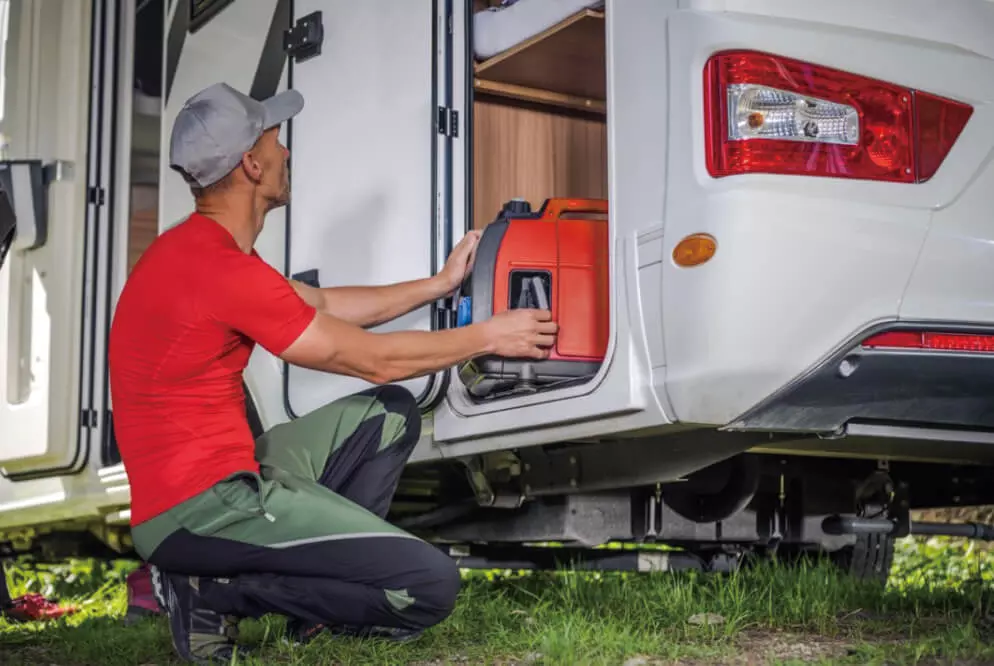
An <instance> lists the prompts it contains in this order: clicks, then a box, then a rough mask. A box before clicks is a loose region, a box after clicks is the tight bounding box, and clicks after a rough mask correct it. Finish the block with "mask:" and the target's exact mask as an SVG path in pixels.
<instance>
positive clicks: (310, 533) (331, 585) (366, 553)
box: [133, 386, 459, 630]
mask: <svg viewBox="0 0 994 666" xmlns="http://www.w3.org/2000/svg"><path fill="white" fill-rule="evenodd" d="M420 430H421V415H420V413H419V410H418V409H417V406H416V404H415V401H414V398H413V397H412V396H411V394H410V392H409V391H407V390H406V389H404V388H402V387H398V386H380V387H375V388H372V389H369V390H367V391H364V392H362V393H358V394H355V395H352V396H349V397H346V398H343V399H341V400H338V401H336V402H334V403H332V404H330V405H327V406H326V407H323V408H320V409H317V410H315V411H314V412H311V413H310V414H307V415H305V416H303V417H301V418H299V419H296V420H294V421H291V422H289V423H285V424H281V425H278V426H276V427H274V428H273V429H272V430H270V431H269V432H267V433H265V434H264V435H263V436H262V437H260V438H259V440H258V441H257V442H256V450H257V458H258V460H259V463H260V467H261V473H260V474H255V473H254V472H244V473H239V474H235V475H233V476H232V477H230V478H228V479H226V480H224V481H222V482H221V483H218V484H217V485H215V486H214V487H213V488H211V489H210V490H208V491H206V492H204V493H201V494H200V495H197V496H195V497H193V498H191V499H189V500H187V501H185V502H183V503H182V504H180V505H178V506H176V507H174V508H172V509H170V510H169V511H167V512H165V513H163V514H160V515H159V516H157V517H155V518H153V519H151V520H149V521H147V522H145V523H142V524H140V525H137V526H135V527H134V529H133V536H134V541H135V546H136V550H137V551H138V553H139V555H141V556H142V558H144V559H145V560H146V561H148V562H149V563H151V564H153V565H155V566H157V567H158V568H159V569H161V570H162V571H164V572H168V573H180V574H186V575H191V576H207V577H213V578H221V579H225V580H224V582H225V583H226V584H224V585H212V586H211V588H210V589H211V594H210V597H209V598H205V603H207V604H208V605H209V606H210V607H211V610H214V611H216V612H218V613H222V614H225V615H234V616H238V617H261V616H262V615H265V614H266V613H280V614H283V615H286V616H289V617H291V618H294V619H297V620H299V621H302V622H309V623H322V624H325V625H331V626H335V625H338V626H351V627H356V626H358V627H363V626H377V627H391V628H397V629H405V630H418V629H423V628H425V627H428V626H431V625H434V624H436V623H438V622H440V621H441V620H443V619H444V618H445V617H447V616H448V615H449V613H450V612H451V611H452V608H453V605H454V603H455V598H456V594H457V592H458V589H459V573H458V569H457V567H456V565H455V563H454V561H453V560H452V559H451V558H449V557H448V556H447V555H445V554H444V553H443V552H441V551H440V550H438V549H437V548H435V547H433V546H431V545H430V544H427V543H425V542H424V541H422V540H420V539H418V538H416V537H414V536H412V535H410V534H408V533H407V532H404V531H403V530H401V529H399V528H397V527H395V526H393V525H391V524H390V523H388V522H386V521H385V520H384V517H385V516H386V513H387V509H388V508H389V505H390V502H391V499H392V497H393V494H394V492H395V490H396V487H397V482H398V480H399V478H400V474H401V471H402V470H403V467H404V465H405V463H406V462H407V459H408V457H409V456H410V454H411V451H412V449H413V448H414V445H415V444H416V443H417V441H418V438H419V436H420Z"/></svg>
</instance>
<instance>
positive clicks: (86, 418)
mask: <svg viewBox="0 0 994 666" xmlns="http://www.w3.org/2000/svg"><path fill="white" fill-rule="evenodd" d="M79 422H80V425H82V426H83V427H84V428H96V427H97V410H95V409H84V410H83V411H81V412H80V414H79Z"/></svg>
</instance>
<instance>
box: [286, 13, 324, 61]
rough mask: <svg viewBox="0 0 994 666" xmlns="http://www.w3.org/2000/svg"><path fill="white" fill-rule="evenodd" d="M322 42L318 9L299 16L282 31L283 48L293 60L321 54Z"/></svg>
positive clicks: (322, 35) (322, 32) (322, 33)
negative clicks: (295, 21) (291, 24)
mask: <svg viewBox="0 0 994 666" xmlns="http://www.w3.org/2000/svg"><path fill="white" fill-rule="evenodd" d="M323 43H324V23H323V22H322V20H321V12H320V11H316V12H312V13H310V14H308V15H307V16H301V17H300V18H299V19H297V23H296V24H294V26H293V27H292V28H290V29H289V30H287V31H286V32H284V33H283V50H284V51H285V52H286V53H287V55H289V56H290V57H291V58H293V59H294V62H303V61H305V60H307V59H309V58H313V57H314V56H317V55H321V45H322V44H323Z"/></svg>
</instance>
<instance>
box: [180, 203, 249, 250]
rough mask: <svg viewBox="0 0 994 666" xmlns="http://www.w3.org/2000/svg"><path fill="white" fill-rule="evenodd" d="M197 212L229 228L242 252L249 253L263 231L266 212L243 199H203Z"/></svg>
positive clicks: (198, 204)
mask: <svg viewBox="0 0 994 666" xmlns="http://www.w3.org/2000/svg"><path fill="white" fill-rule="evenodd" d="M197 212H198V213H200V214H201V215H204V216H206V217H209V218H211V219H212V220H214V221H215V222H217V223H218V224H220V225H221V226H222V227H224V228H225V229H227V230H228V233H230V234H231V236H232V238H234V239H235V243H237V244H238V247H239V248H240V249H241V251H242V252H244V253H246V254H248V253H249V252H251V251H252V247H253V246H254V245H255V240H256V238H258V237H259V233H260V232H261V231H262V222H263V218H264V217H265V215H266V213H265V211H264V210H262V209H261V208H259V207H257V206H255V205H253V204H252V203H251V202H250V203H247V204H246V202H244V200H243V201H232V200H227V201H202V202H198V203H197Z"/></svg>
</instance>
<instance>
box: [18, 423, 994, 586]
mask: <svg viewBox="0 0 994 666" xmlns="http://www.w3.org/2000/svg"><path fill="white" fill-rule="evenodd" d="M701 436H703V435H699V434H696V433H693V432H688V433H684V434H683V435H678V436H676V437H674V438H673V439H672V441H668V442H666V444H665V445H663V444H661V443H660V442H659V440H649V439H646V440H644V441H643V440H633V441H611V442H605V441H601V442H575V443H564V444H558V445H555V446H549V447H529V448H523V449H519V450H509V451H502V452H496V453H492V454H486V455H480V456H472V457H469V458H464V459H458V460H450V461H445V462H443V463H431V464H422V465H411V466H409V467H408V469H407V470H406V471H405V474H404V477H403V478H402V480H401V483H400V487H399V488H398V491H397V494H396V496H395V500H394V503H393V505H392V507H391V514H390V516H389V519H390V520H391V521H392V522H395V523H396V524H398V525H399V526H401V527H403V528H404V529H407V530H409V531H411V532H412V533H414V534H417V535H418V536H420V537H422V538H424V539H426V540H428V541H431V542H433V543H435V544H437V545H438V547H440V548H442V549H443V550H445V551H446V552H447V553H449V554H450V555H451V556H452V557H453V558H455V559H456V560H457V561H458V562H459V564H460V566H462V567H465V568H486V569H490V568H498V569H515V570H517V569H558V568H562V567H568V568H574V569H578V570H624V571H642V572H648V571H677V570H685V569H696V570H700V571H710V572H720V571H731V570H733V569H735V568H737V567H739V566H740V565H742V564H743V562H746V561H751V560H752V559H753V558H755V556H757V555H758V556H762V557H768V558H775V559H777V560H785V561H786V560H792V559H795V558H797V557H809V556H812V555H825V556H827V557H828V558H829V559H830V560H831V561H832V562H834V563H835V564H836V565H838V566H839V567H840V568H841V569H843V570H844V571H846V572H847V573H850V574H852V575H854V576H857V577H859V578H871V579H876V580H881V581H884V580H886V578H887V574H888V572H889V570H890V565H891V560H892V558H893V547H894V540H895V539H898V538H901V537H905V536H908V535H943V536H950V537H963V538H972V539H984V540H991V539H994V526H990V525H980V524H970V523H967V524H951V523H936V522H916V521H914V520H912V517H911V516H912V513H913V512H914V511H916V510H924V509H932V508H940V507H968V506H979V505H989V504H994V489H992V487H991V484H990V483H989V478H990V473H991V470H990V468H989V467H987V466H980V465H959V464H944V463H938V462H898V461H891V462H887V461H882V460H876V459H871V458H866V459H858V458H843V457H818V456H812V455H793V456H791V455H777V454H771V453H750V452H746V453H736V452H735V451H741V450H742V448H743V447H742V442H743V440H742V439H741V438H740V437H739V435H738V434H735V435H731V436H729V437H728V438H726V439H723V440H720V442H721V443H715V442H714V441H712V442H711V444H710V446H706V447H705V446H702V444H703V442H702V440H701V439H700V437H701ZM743 436H745V435H743ZM704 458H708V460H707V461H706V462H704V463H703V466H701V465H702V462H701V461H702V460H703V459H704ZM22 554H30V555H31V556H33V557H34V558H37V559H39V560H45V561H52V560H58V559H61V558H65V557H70V556H87V557H98V558H120V557H134V556H135V555H134V552H133V547H132V544H131V538H130V531H129V529H128V526H127V524H126V522H125V521H117V522H113V521H104V522H100V523H96V522H94V521H93V520H92V519H90V520H88V521H83V520H80V521H64V522H61V523H53V524H50V525H41V526H38V525H35V526H32V527H31V528H30V529H28V528H25V529H8V530H3V531H0V558H10V557H15V556H18V555H22Z"/></svg>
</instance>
